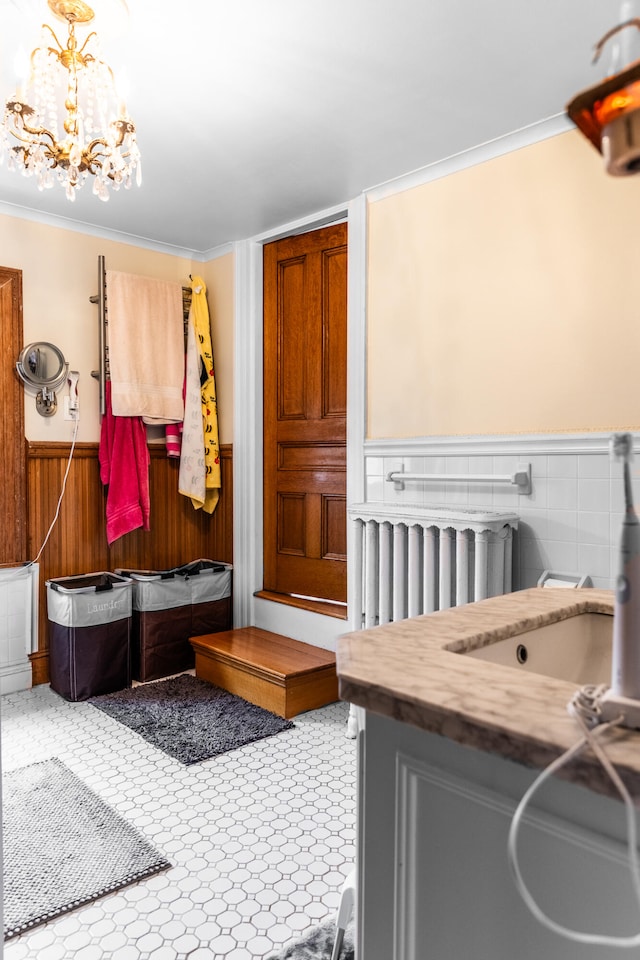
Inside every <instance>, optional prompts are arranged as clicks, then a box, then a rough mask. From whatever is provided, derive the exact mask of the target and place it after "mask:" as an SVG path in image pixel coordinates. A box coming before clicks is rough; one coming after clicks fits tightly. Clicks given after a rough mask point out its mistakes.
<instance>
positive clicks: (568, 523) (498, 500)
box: [365, 449, 640, 589]
mask: <svg viewBox="0 0 640 960" xmlns="http://www.w3.org/2000/svg"><path fill="white" fill-rule="evenodd" d="M365 463H366V490H367V502H369V503H380V502H382V503H398V504H407V503H415V504H420V505H422V506H424V505H429V504H432V505H433V506H439V507H442V506H451V505H458V506H460V505H467V506H469V507H473V508H482V507H484V508H486V509H487V510H498V509H500V510H504V509H507V510H513V511H514V512H515V513H517V514H518V516H519V517H520V523H519V527H518V531H517V534H516V538H515V542H514V581H513V582H514V589H524V588H526V587H531V586H535V585H536V583H537V582H538V579H539V577H540V575H541V574H542V573H543V571H544V570H546V569H549V570H553V571H554V572H556V573H571V574H588V575H589V576H590V577H591V579H592V582H593V586H594V587H601V588H604V589H612V588H613V586H614V581H615V576H616V565H617V552H618V540H619V536H620V526H621V523H622V517H623V511H624V493H623V486H622V467H621V465H620V463H616V462H613V461H611V460H610V458H609V457H608V455H607V454H606V453H593V454H580V455H574V454H566V453H563V454H548V455H540V454H536V455H534V456H531V455H527V454H522V455H520V454H518V452H517V449H516V452H515V454H514V455H509V456H495V457H491V456H475V455H474V456H456V457H440V456H425V457H415V456H406V457H398V456H394V457H380V456H375V457H365ZM519 463H530V464H531V483H532V490H531V494H529V495H523V494H520V493H518V491H517V489H516V488H515V487H511V486H506V485H504V484H489V483H487V484H485V483H478V482H474V483H466V482H465V481H433V482H431V481H427V482H424V481H415V482H413V481H409V482H407V483H405V486H404V490H396V489H395V487H394V484H393V483H390V482H388V481H387V480H386V476H387V474H388V473H390V472H391V471H404V472H406V473H427V474H438V473H446V474H451V473H455V474H469V473H471V474H496V475H503V474H509V473H513V472H514V470H515V469H516V466H517V465H518V464H519ZM632 476H633V487H634V498H635V500H636V502H637V503H638V504H640V469H639V468H638V467H635V466H632Z"/></svg>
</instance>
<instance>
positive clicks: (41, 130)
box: [0, 0, 141, 200]
mask: <svg viewBox="0 0 640 960" xmlns="http://www.w3.org/2000/svg"><path fill="white" fill-rule="evenodd" d="M48 4H49V8H50V9H51V11H52V12H53V13H54V14H55V16H56V17H57V18H58V19H59V20H61V21H63V22H64V23H65V24H66V27H67V38H66V45H65V46H63V45H62V43H61V42H60V41H59V40H58V37H57V36H56V34H55V32H54V30H53V29H52V28H51V27H50V26H49V24H46V23H45V24H43V25H42V39H41V45H40V46H39V47H36V49H35V50H33V52H32V53H31V56H30V57H29V58H25V61H26V62H25V65H24V67H23V68H22V69H23V75H22V77H20V76H19V78H18V85H17V88H16V92H15V94H14V95H13V96H12V97H10V98H9V99H8V100H7V101H6V104H5V112H4V121H3V124H2V127H1V128H0V161H1V160H2V159H3V157H6V158H7V165H8V166H9V168H10V169H19V170H20V171H21V172H22V173H23V174H24V175H25V176H35V178H36V182H37V185H38V187H39V189H40V190H44V189H46V188H48V187H51V186H53V185H54V183H56V182H58V183H60V184H62V186H63V187H64V188H65V191H66V195H67V198H68V199H69V200H75V196H76V192H77V191H78V190H79V189H80V188H81V187H82V186H83V184H84V183H85V182H86V181H87V180H88V179H91V180H92V182H93V193H94V194H95V195H96V196H97V197H99V198H100V199H101V200H108V199H109V191H110V189H113V190H118V189H119V188H120V186H124V187H125V188H127V187H130V186H131V184H132V182H133V180H134V179H135V180H136V182H137V184H138V185H139V184H140V182H141V167H140V152H139V150H138V146H137V143H136V128H135V125H134V123H133V121H132V120H131V117H130V116H129V115H128V113H127V108H126V105H125V103H124V99H123V98H122V97H121V96H118V92H117V90H116V85H115V82H114V76H113V73H112V71H111V68H110V67H109V66H108V65H107V64H106V63H105V62H104V61H103V60H102V59H101V58H100V52H99V45H98V37H97V35H96V33H95V31H92V32H91V33H89V34H88V35H87V36H86V38H85V39H84V40H83V42H82V43H81V44H80V43H79V41H78V39H77V37H76V32H75V27H76V24H80V25H81V26H83V27H84V26H85V25H86V24H88V23H90V22H91V21H92V20H93V18H94V11H93V10H92V8H91V7H90V6H88V4H86V3H85V2H84V0H48ZM17 68H18V72H19V71H20V65H19V64H17Z"/></svg>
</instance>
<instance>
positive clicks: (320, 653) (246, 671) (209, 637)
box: [190, 627, 339, 719]
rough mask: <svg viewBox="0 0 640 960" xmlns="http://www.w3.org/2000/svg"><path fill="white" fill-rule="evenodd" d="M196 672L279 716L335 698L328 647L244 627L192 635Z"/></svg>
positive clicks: (292, 714) (332, 662)
mask: <svg viewBox="0 0 640 960" xmlns="http://www.w3.org/2000/svg"><path fill="white" fill-rule="evenodd" d="M190 643H191V645H192V647H193V649H194V651H195V655H196V676H197V677H200V678H201V679H202V680H208V681H209V683H214V684H215V685H216V686H217V687H221V688H222V689H223V690H228V691H229V692H230V693H235V694H237V696H239V697H243V698H244V699H245V700H249V701H250V702H251V703H256V704H258V706H260V707H264V708H265V710H270V711H271V712H272V713H276V714H278V716H280V717H286V718H287V719H288V718H290V717H295V716H296V714H298V713H302V712H303V711H304V710H314V709H316V708H317V707H324V706H325V705H326V704H328V703H334V701H336V700H338V699H339V697H338V678H337V675H336V657H335V654H334V653H332V652H331V651H329V650H323V649H322V648H321V647H314V646H312V645H311V644H309V643H302V642H301V641H300V640H292V639H291V638H290V637H282V636H280V634H278V633H271V632H270V631H269V630H261V629H260V628H259V627H242V628H241V629H238V630H226V631H223V632H221V633H208V634H205V635H204V636H201V637H191V640H190Z"/></svg>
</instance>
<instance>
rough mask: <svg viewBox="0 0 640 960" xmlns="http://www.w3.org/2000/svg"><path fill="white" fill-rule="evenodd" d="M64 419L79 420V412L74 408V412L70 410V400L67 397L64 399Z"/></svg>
mask: <svg viewBox="0 0 640 960" xmlns="http://www.w3.org/2000/svg"><path fill="white" fill-rule="evenodd" d="M64 419H65V420H79V419H80V410H79V408H78V407H76V409H75V410H72V409H71V400H70V398H69V397H65V398H64Z"/></svg>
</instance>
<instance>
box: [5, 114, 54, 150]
mask: <svg viewBox="0 0 640 960" xmlns="http://www.w3.org/2000/svg"><path fill="white" fill-rule="evenodd" d="M15 116H16V114H15V113H14V117H15ZM19 116H20V117H21V119H22V127H20V128H18V127H15V128H14V129H12V131H11V134H12V136H14V137H15V138H16V140H22V141H23V142H24V143H30V144H32V145H33V143H32V140H28V139H27V138H26V137H22V136H20V133H19V130H24V132H25V133H28V134H29V136H30V137H48V138H49V140H50V141H51V146H52V147H53V148H55V145H56V138H55V137H54V135H53V134H52V133H51V131H50V130H47V128H46V127H30V126H29V124H28V123H25V121H24V115H23V114H19Z"/></svg>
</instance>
